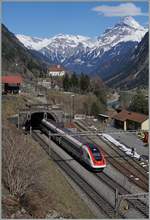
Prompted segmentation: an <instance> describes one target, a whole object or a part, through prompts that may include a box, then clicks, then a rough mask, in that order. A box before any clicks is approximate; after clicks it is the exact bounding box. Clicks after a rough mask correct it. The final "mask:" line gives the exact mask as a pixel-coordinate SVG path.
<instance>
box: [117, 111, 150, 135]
mask: <svg viewBox="0 0 150 220" xmlns="http://www.w3.org/2000/svg"><path fill="white" fill-rule="evenodd" d="M113 119H114V126H115V127H117V128H122V129H123V130H124V131H126V130H149V117H148V115H144V114H140V113H137V112H130V111H127V110H122V111H120V112H119V113H117V114H116V115H114V116H113Z"/></svg>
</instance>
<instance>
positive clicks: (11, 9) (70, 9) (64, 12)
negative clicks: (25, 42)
mask: <svg viewBox="0 0 150 220" xmlns="http://www.w3.org/2000/svg"><path fill="white" fill-rule="evenodd" d="M129 15H131V16H133V17H134V18H135V19H136V20H137V21H138V22H139V23H140V24H141V25H144V26H145V25H148V3H147V2H130V3H129V2H123V1H122V2H82V3H81V2H72V3H71V2H70V3H69V2H64V3H60V2H55V3H54V2H3V3H2V22H3V23H4V24H5V25H6V27H7V28H8V29H9V30H10V31H12V32H13V33H15V34H24V35H29V36H36V37H51V36H54V35H56V34H59V33H64V34H79V35H85V36H89V37H96V36H99V35H100V34H102V33H103V32H104V30H105V29H106V28H108V27H111V26H112V25H114V24H115V23H116V22H118V21H119V20H120V19H121V17H123V16H129Z"/></svg>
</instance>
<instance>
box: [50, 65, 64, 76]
mask: <svg viewBox="0 0 150 220" xmlns="http://www.w3.org/2000/svg"><path fill="white" fill-rule="evenodd" d="M64 75H65V69H64V68H63V67H62V66H60V65H52V66H50V67H49V68H48V76H53V77H55V76H64Z"/></svg>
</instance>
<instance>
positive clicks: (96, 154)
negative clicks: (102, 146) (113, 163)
mask: <svg viewBox="0 0 150 220" xmlns="http://www.w3.org/2000/svg"><path fill="white" fill-rule="evenodd" d="M89 147H90V149H91V151H92V154H93V156H94V159H95V160H97V161H99V160H102V155H101V153H100V151H99V149H98V148H97V147H96V146H95V145H93V144H89Z"/></svg>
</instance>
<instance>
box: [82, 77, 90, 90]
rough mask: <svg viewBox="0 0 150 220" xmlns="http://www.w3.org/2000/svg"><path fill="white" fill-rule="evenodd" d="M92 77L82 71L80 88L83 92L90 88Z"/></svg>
mask: <svg viewBox="0 0 150 220" xmlns="http://www.w3.org/2000/svg"><path fill="white" fill-rule="evenodd" d="M89 86H90V78H89V76H88V75H85V74H83V73H81V76H80V90H81V92H86V91H88V90H89Z"/></svg>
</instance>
